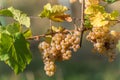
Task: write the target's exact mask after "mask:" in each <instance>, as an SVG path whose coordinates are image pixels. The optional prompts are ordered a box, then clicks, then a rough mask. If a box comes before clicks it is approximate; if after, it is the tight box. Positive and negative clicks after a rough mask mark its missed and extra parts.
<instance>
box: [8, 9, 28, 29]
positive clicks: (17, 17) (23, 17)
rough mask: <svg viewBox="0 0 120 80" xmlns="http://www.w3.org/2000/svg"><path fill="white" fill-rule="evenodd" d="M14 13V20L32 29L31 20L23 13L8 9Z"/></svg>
mask: <svg viewBox="0 0 120 80" xmlns="http://www.w3.org/2000/svg"><path fill="white" fill-rule="evenodd" d="M8 10H9V11H11V12H12V14H13V18H14V19H15V20H16V21H18V22H19V23H20V24H22V25H25V26H26V27H30V18H29V17H28V16H27V15H26V14H24V13H22V12H21V11H20V10H17V9H14V8H13V7H10V8H8Z"/></svg>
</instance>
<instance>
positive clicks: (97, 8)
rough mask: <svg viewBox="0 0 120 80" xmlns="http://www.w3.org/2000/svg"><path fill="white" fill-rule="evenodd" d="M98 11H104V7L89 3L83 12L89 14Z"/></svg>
mask: <svg viewBox="0 0 120 80" xmlns="http://www.w3.org/2000/svg"><path fill="white" fill-rule="evenodd" d="M98 12H101V13H104V12H105V9H104V7H103V6H100V5H91V6H89V7H87V8H86V9H85V14H89V15H90V14H91V15H95V14H96V13H98Z"/></svg>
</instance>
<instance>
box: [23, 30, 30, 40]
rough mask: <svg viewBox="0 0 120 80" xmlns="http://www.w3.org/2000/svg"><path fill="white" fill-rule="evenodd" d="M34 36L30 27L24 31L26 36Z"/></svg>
mask: <svg viewBox="0 0 120 80" xmlns="http://www.w3.org/2000/svg"><path fill="white" fill-rule="evenodd" d="M31 36H32V31H31V29H28V30H26V31H25V32H24V37H25V38H29V37H31Z"/></svg>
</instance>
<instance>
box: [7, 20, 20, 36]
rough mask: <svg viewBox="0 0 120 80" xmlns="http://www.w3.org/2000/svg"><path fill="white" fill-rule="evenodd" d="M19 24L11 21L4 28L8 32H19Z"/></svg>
mask: <svg viewBox="0 0 120 80" xmlns="http://www.w3.org/2000/svg"><path fill="white" fill-rule="evenodd" d="M20 27H21V26H20V24H19V23H17V22H16V23H12V24H10V25H8V26H7V27H6V30H7V31H8V32H9V33H10V34H12V35H13V34H15V33H17V32H19V31H20Z"/></svg>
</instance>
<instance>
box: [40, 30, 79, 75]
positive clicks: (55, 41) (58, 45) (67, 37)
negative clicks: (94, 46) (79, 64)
mask: <svg viewBox="0 0 120 80" xmlns="http://www.w3.org/2000/svg"><path fill="white" fill-rule="evenodd" d="M79 36H80V32H79V31H77V30H74V31H73V32H72V33H62V32H59V33H56V34H54V35H53V37H52V40H51V43H47V42H45V41H43V42H41V43H40V44H39V46H38V48H39V49H40V51H41V53H42V56H43V62H44V64H45V65H44V70H45V71H46V75H48V76H53V75H54V73H55V71H56V65H55V61H56V60H58V61H64V60H69V59H70V58H71V57H72V51H75V52H76V51H77V50H78V49H79V48H80V46H79V44H80V37H79Z"/></svg>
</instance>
